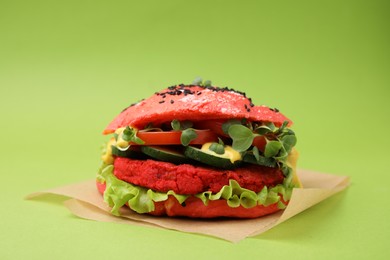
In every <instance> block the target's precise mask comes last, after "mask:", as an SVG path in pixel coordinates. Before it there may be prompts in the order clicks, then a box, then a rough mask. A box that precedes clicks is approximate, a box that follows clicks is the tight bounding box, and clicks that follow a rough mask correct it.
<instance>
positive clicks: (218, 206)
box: [96, 181, 288, 218]
mask: <svg viewBox="0 0 390 260" xmlns="http://www.w3.org/2000/svg"><path fill="white" fill-rule="evenodd" d="M96 186H97V189H98V191H99V192H100V193H101V194H104V191H105V190H106V184H105V183H100V182H98V181H96ZM281 202H282V203H284V204H285V205H287V203H288V202H285V201H283V200H282V199H281ZM154 207H155V209H154V210H153V211H151V212H149V213H147V214H150V215H154V216H169V217H190V218H218V217H229V218H258V217H261V216H265V215H269V214H272V213H275V212H277V211H279V210H280V208H279V207H278V205H277V203H275V204H271V205H269V206H263V205H258V206H255V207H252V208H244V207H242V206H239V207H236V208H232V207H229V206H228V204H227V203H226V200H224V199H220V200H213V201H212V200H210V201H209V203H208V205H207V206H206V205H204V203H203V202H202V200H200V199H198V198H196V197H194V196H190V197H189V198H188V199H186V201H185V202H184V203H183V204H180V203H179V202H178V201H177V200H176V198H175V197H173V196H169V197H168V199H167V200H166V201H161V202H154Z"/></svg>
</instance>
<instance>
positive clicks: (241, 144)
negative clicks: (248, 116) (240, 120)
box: [228, 124, 258, 152]
mask: <svg viewBox="0 0 390 260" xmlns="http://www.w3.org/2000/svg"><path fill="white" fill-rule="evenodd" d="M228 133H229V136H230V137H231V138H232V139H233V144H232V147H233V149H234V150H237V151H239V152H243V151H246V150H248V148H249V147H251V145H252V142H253V139H254V138H255V137H256V136H258V135H257V134H254V133H253V132H252V131H251V130H250V129H249V128H247V127H245V126H243V125H238V124H233V125H231V126H230V127H229V130H228Z"/></svg>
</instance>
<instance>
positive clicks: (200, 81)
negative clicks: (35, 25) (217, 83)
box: [192, 77, 211, 87]
mask: <svg viewBox="0 0 390 260" xmlns="http://www.w3.org/2000/svg"><path fill="white" fill-rule="evenodd" d="M192 85H197V86H204V87H211V80H205V81H203V79H202V78H201V77H196V78H195V79H194V81H192Z"/></svg>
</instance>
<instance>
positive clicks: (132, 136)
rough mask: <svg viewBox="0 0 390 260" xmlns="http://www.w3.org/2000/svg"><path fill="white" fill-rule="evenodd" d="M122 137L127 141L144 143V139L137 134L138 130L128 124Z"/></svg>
mask: <svg viewBox="0 0 390 260" xmlns="http://www.w3.org/2000/svg"><path fill="white" fill-rule="evenodd" d="M122 139H123V140H125V141H126V142H133V143H136V144H144V141H142V139H140V138H139V137H138V136H137V130H135V129H134V128H131V127H128V126H126V128H125V129H124V130H123V133H122Z"/></svg>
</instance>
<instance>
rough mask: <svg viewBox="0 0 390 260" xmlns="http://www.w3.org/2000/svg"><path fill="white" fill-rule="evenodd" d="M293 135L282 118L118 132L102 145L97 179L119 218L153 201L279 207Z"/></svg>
mask: <svg viewBox="0 0 390 260" xmlns="http://www.w3.org/2000/svg"><path fill="white" fill-rule="evenodd" d="M295 144H296V137H295V133H294V132H293V131H292V130H291V129H290V128H289V127H288V121H285V122H284V123H283V124H281V125H279V126H276V125H275V124H273V123H270V122H248V121H247V120H245V119H231V120H207V121H196V122H191V121H179V120H173V121H171V122H166V123H163V124H160V125H157V126H154V125H152V124H149V125H148V126H146V127H145V128H144V129H136V128H132V127H129V126H128V127H122V128H118V129H117V130H116V131H115V133H114V134H113V137H112V138H111V139H110V141H109V142H108V143H107V145H106V146H105V148H104V151H103V155H102V161H103V165H102V167H101V168H100V170H99V173H98V177H97V180H98V182H99V183H102V184H103V183H104V184H105V185H106V189H105V192H104V199H105V201H106V202H107V203H108V204H109V206H111V207H112V213H113V214H115V215H119V209H120V208H121V207H122V206H123V205H125V204H127V205H128V206H129V207H130V208H131V209H132V210H134V211H136V212H138V213H149V212H153V211H154V209H155V202H161V201H166V200H168V198H169V196H171V197H172V196H173V197H174V198H176V199H177V201H178V202H179V203H182V204H183V205H184V204H185V201H186V200H187V199H188V198H189V197H191V196H193V197H196V198H198V199H200V200H201V201H202V202H203V203H204V204H205V205H207V204H208V203H209V201H213V200H220V199H223V200H226V203H227V204H228V206H229V207H233V208H234V207H240V206H242V207H244V208H252V207H255V206H257V205H264V206H268V205H271V204H275V203H277V205H278V206H279V208H284V207H285V203H286V202H287V201H288V200H289V199H290V196H291V192H292V189H293V188H294V187H300V186H301V185H300V183H299V181H298V180H297V178H296V177H295V162H296V159H297V152H296V151H295V149H294V146H295Z"/></svg>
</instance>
